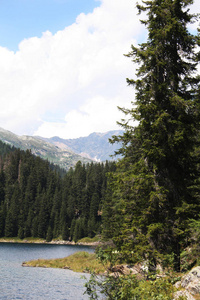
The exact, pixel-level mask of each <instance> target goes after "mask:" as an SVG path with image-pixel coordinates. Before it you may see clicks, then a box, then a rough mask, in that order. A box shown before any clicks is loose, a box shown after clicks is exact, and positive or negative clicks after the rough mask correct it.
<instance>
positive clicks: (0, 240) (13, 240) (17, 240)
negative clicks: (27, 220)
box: [0, 237, 46, 244]
mask: <svg viewBox="0 0 200 300" xmlns="http://www.w3.org/2000/svg"><path fill="white" fill-rule="evenodd" d="M45 242H46V241H45V240H44V239H40V238H33V237H28V238H25V239H20V238H18V237H1V238H0V243H38V244H40V243H45Z"/></svg>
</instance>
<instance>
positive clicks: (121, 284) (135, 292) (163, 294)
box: [85, 274, 175, 300]
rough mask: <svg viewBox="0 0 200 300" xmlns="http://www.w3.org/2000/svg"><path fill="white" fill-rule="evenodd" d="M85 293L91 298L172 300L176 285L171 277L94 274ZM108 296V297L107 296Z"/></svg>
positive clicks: (87, 284)
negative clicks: (156, 277)
mask: <svg viewBox="0 0 200 300" xmlns="http://www.w3.org/2000/svg"><path fill="white" fill-rule="evenodd" d="M85 286H86V291H85V294H87V295H89V297H90V299H101V294H103V295H104V298H103V299H120V300H127V299H130V300H171V299H172V298H173V292H174V290H175V289H174V287H173V284H172V283H171V282H170V279H169V278H160V279H156V280H153V281H151V280H138V279H137V278H136V276H135V275H126V276H117V275H114V276H107V277H99V276H96V275H95V274H92V275H91V277H90V280H89V281H88V282H87V283H86V285H85ZM105 297H106V298H105Z"/></svg>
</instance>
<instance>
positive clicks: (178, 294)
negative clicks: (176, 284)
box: [173, 290, 195, 300]
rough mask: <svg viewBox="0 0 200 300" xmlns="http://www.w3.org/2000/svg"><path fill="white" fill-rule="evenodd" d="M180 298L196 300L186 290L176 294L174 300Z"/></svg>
mask: <svg viewBox="0 0 200 300" xmlns="http://www.w3.org/2000/svg"><path fill="white" fill-rule="evenodd" d="M179 297H186V299H187V300H195V298H194V297H193V296H192V295H191V294H190V293H189V292H188V291H186V290H184V291H178V292H176V293H174V298H173V300H176V299H177V300H178V299H179Z"/></svg>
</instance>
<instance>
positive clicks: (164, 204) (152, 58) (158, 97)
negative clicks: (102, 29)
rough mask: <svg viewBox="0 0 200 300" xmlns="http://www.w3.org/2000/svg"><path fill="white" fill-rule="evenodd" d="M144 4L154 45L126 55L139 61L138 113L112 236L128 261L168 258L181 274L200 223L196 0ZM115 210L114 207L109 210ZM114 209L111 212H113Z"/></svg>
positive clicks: (122, 167) (109, 227)
mask: <svg viewBox="0 0 200 300" xmlns="http://www.w3.org/2000/svg"><path fill="white" fill-rule="evenodd" d="M142 2H143V5H137V7H138V9H139V12H141V11H145V12H146V13H147V20H145V21H142V22H143V23H144V24H145V25H146V27H147V29H148V40H147V42H146V43H142V44H141V45H140V46H139V47H135V46H132V51H131V52H130V53H129V54H128V55H127V56H128V57H131V58H132V59H133V61H134V62H137V63H139V68H138V71H137V77H138V79H137V80H131V79H127V82H128V84H129V85H131V86H134V87H135V89H136V102H135V103H134V106H133V108H132V109H122V111H123V112H124V113H125V114H126V115H129V116H130V119H131V121H132V120H134V121H135V120H136V121H138V125H137V126H136V127H133V126H132V125H130V123H128V122H127V121H122V122H121V123H120V125H121V126H122V127H123V128H124V130H125V133H124V135H122V136H118V137H117V136H116V137H113V140H112V142H122V145H123V146H122V148H121V149H120V150H119V152H118V154H121V155H123V159H122V161H121V162H119V163H118V169H117V172H116V173H114V174H113V175H112V180H111V183H110V186H111V190H112V193H111V194H112V201H111V202H109V204H108V206H107V208H106V205H105V209H104V211H105V214H106V216H107V217H108V216H109V215H110V221H109V222H107V223H105V226H104V227H105V232H107V234H108V235H110V236H112V237H113V241H114V243H115V244H116V246H117V248H118V250H119V251H120V253H122V255H124V256H125V258H126V260H130V261H132V262H136V261H138V260H140V261H141V260H147V261H149V264H150V265H153V266H154V267H155V265H156V263H157V262H158V261H159V260H160V259H162V261H164V260H165V259H167V257H168V256H169V255H172V256H173V257H174V268H175V269H176V270H177V271H179V270H180V250H181V247H184V246H186V244H185V229H186V228H187V226H188V220H189V218H191V217H193V218H194V219H195V218H198V214H199V210H200V202H199V197H198V193H199V173H198V168H197V165H198V157H197V156H196V155H195V151H194V150H195V148H196V147H198V139H197V136H198V132H199V112H200V111H199V103H200V102H199V100H200V99H199V95H198V84H199V79H198V78H197V77H195V71H196V66H197V61H198V59H199V57H198V55H199V54H196V53H195V47H196V46H197V45H198V44H199V38H198V36H194V35H192V34H190V33H189V31H188V29H187V25H188V24H189V23H191V22H192V21H193V20H194V18H195V16H194V15H191V14H190V13H189V11H188V10H187V7H188V5H190V4H192V2H193V1H192V0H187V1H186V0H152V1H142ZM108 207H109V209H108ZM109 210H110V211H109Z"/></svg>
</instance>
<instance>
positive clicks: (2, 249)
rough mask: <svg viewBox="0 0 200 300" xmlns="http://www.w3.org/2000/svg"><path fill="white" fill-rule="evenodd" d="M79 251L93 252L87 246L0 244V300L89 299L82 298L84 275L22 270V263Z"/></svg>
mask: <svg viewBox="0 0 200 300" xmlns="http://www.w3.org/2000/svg"><path fill="white" fill-rule="evenodd" d="M76 251H88V252H93V251H94V250H93V249H91V248H89V247H85V246H70V245H48V244H14V243H0V299H8V300H12V299H23V300H29V299H34V300H36V299H37V300H40V299H50V300H54V299H55V300H61V299H62V300H64V299H65V300H72V299H73V300H81V299H88V296H86V295H83V293H84V291H85V288H84V282H85V281H84V280H83V279H82V278H81V275H83V274H80V273H75V272H72V271H70V270H63V269H51V268H50V269H49V268H47V269H45V268H28V267H22V262H23V261H27V260H32V259H37V258H60V257H65V256H68V255H70V254H72V253H74V252H76ZM86 276H87V277H88V275H86Z"/></svg>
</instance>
